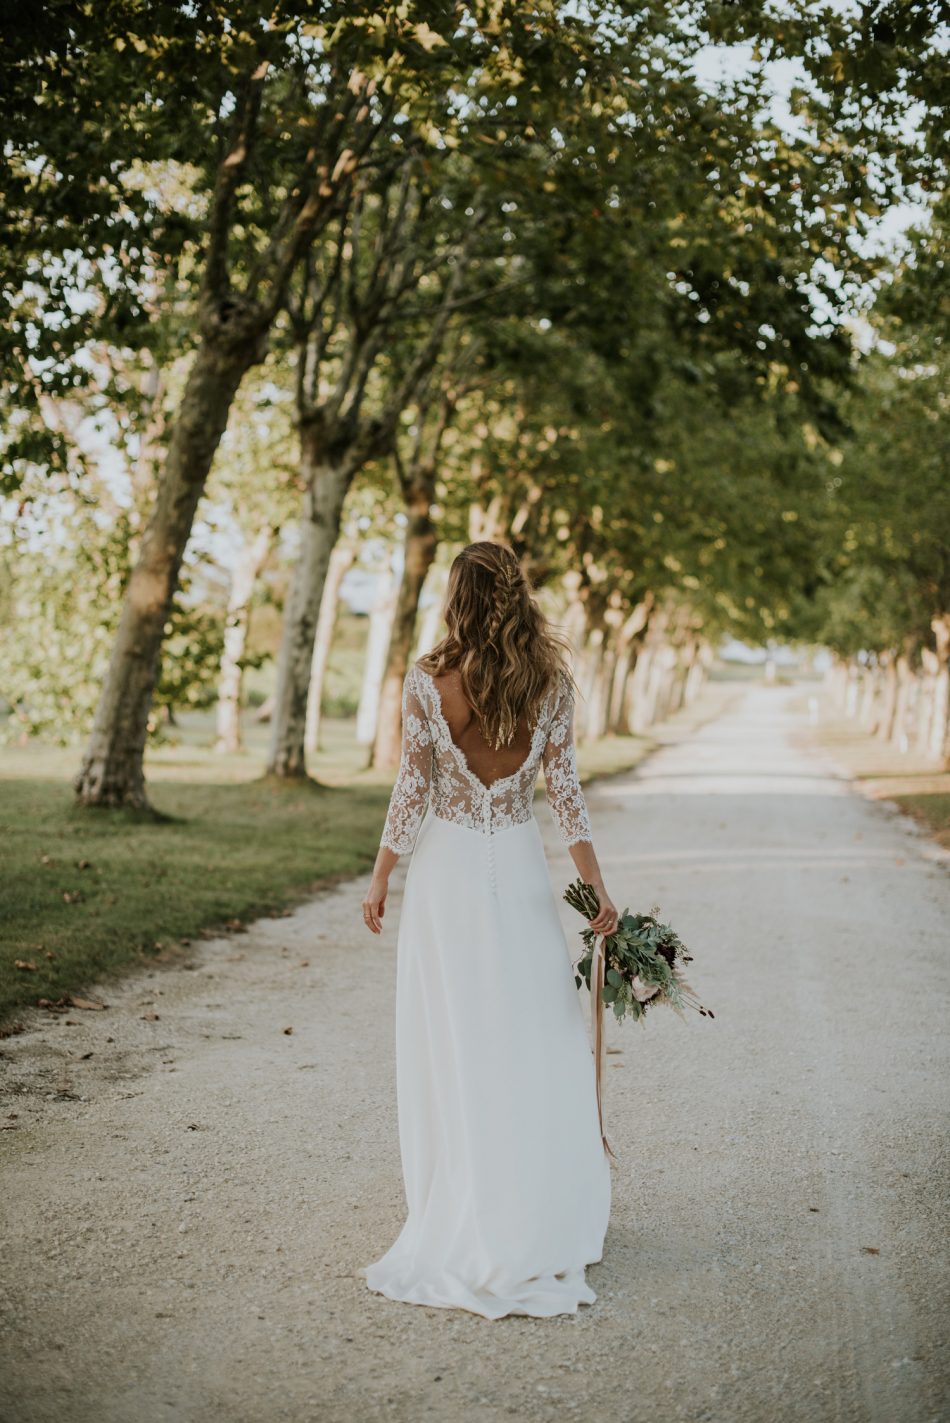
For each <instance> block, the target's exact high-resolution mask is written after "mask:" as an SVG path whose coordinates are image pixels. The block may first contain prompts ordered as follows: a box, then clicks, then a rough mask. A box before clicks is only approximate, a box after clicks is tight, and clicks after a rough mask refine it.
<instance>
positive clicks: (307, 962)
mask: <svg viewBox="0 0 950 1423" xmlns="http://www.w3.org/2000/svg"><path fill="white" fill-rule="evenodd" d="M297 967H298V968H309V967H310V960H309V959H301V960H300V963H299V964H298V965H297Z"/></svg>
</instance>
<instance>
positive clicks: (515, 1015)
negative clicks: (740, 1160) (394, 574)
mask: <svg viewBox="0 0 950 1423" xmlns="http://www.w3.org/2000/svg"><path fill="white" fill-rule="evenodd" d="M573 715H574V701H573V693H572V689H571V686H570V683H569V682H568V681H567V679H566V678H563V679H562V680H561V681H560V682H559V684H558V685H557V686H556V687H555V688H553V689H552V691H551V693H549V696H548V698H547V701H546V703H545V705H544V708H543V711H542V714H541V715H540V716H539V718H538V721H537V725H536V726H535V727H534V730H533V733H532V734H531V746H530V751H529V753H528V756H527V758H526V759H525V761H524V762H523V763H522V764H521V766H520V767H519V769H518V770H517V771H516V772H515V773H514V774H513V775H510V776H505V777H504V778H503V779H501V780H496V781H494V782H493V783H492V784H490V785H486V784H484V783H483V781H482V780H481V779H480V778H479V777H478V776H477V775H475V773H474V772H473V771H472V769H471V767H470V765H469V763H468V760H467V759H466V756H465V755H464V753H463V752H462V750H461V748H460V747H459V746H457V745H456V744H455V742H454V741H453V739H452V736H451V734H450V731H449V725H448V722H447V720H446V718H445V715H444V713H443V708H442V703H441V699H440V694H439V689H438V687H437V685H436V683H435V681H434V680H433V678H432V677H431V676H430V675H429V674H428V673H427V672H425V671H423V669H422V668H420V667H418V666H413V667H412V668H410V670H409V672H408V674H407V676H406V681H405V687H404V692H403V742H402V760H401V764H400V768H399V774H398V777H397V780H396V784H395V786H394V788H393V793H392V799H391V801H390V805H389V812H388V815H387V818H386V826H385V829H384V832H383V837H382V844H384V845H387V846H389V848H390V849H392V850H394V851H395V852H396V853H397V854H405V853H408V852H409V851H410V850H411V851H412V852H413V853H412V860H411V862H410V864H409V868H408V871H407V874H406V881H405V892H404V898H403V904H402V913H401V917H400V923H399V933H398V939H397V971H396V1092H397V1105H398V1118H399V1142H400V1153H401V1158H402V1169H403V1177H404V1182H405V1191H406V1202H407V1206H408V1217H407V1219H406V1222H405V1225H404V1226H403V1228H402V1231H401V1233H400V1234H399V1237H398V1239H397V1240H396V1241H395V1243H394V1244H393V1246H392V1247H391V1248H390V1249H389V1250H388V1251H387V1252H386V1254H385V1255H383V1257H382V1258H381V1259H379V1260H377V1261H376V1262H375V1263H374V1264H372V1265H369V1266H366V1267H364V1268H362V1269H361V1270H360V1271H359V1273H360V1274H361V1275H363V1276H365V1278H366V1282H367V1284H368V1285H369V1287H370V1289H372V1290H374V1291H376V1292H378V1293H379V1294H383V1295H386V1296H388V1297H389V1298H390V1299H394V1300H404V1301H407V1302H409V1303H412V1304H424V1305H436V1306H441V1307H443V1308H457V1309H465V1310H471V1311H473V1312H474V1313H476V1314H480V1315H484V1316H485V1317H486V1318H489V1319H498V1318H500V1317H501V1316H503V1315H507V1314H524V1315H538V1316H548V1315H554V1314H564V1313H574V1312H576V1310H577V1307H578V1305H579V1304H591V1303H593V1301H594V1300H595V1299H596V1295H595V1294H594V1291H593V1290H592V1289H591V1288H590V1286H589V1285H588V1284H587V1281H586V1279H585V1273H584V1271H585V1266H586V1265H588V1264H590V1263H593V1262H595V1261H598V1260H600V1259H601V1256H602V1251H603V1242H604V1235H605V1232H606V1229H607V1222H608V1216H609V1213H610V1194H611V1181H610V1167H609V1162H608V1160H607V1157H606V1154H605V1152H604V1147H603V1144H602V1141H601V1134H600V1126H599V1120H598V1110H597V1100H596V1089H595V1077H594V1060H593V1055H592V1053H591V1048H590V1044H589V1041H588V1036H587V1028H586V1024H585V1021H584V1013H583V1009H582V1006H581V1003H580V999H579V996H578V992H577V989H576V988H575V985H574V976H573V970H572V967H571V960H570V954H569V950H568V947H567V942H566V940H565V936H564V931H563V929H562V927H561V923H560V919H559V917H558V907H557V901H556V899H555V897H554V890H553V887H552V883H551V878H550V874H549V871H548V867H547V862H546V860H545V857H544V850H543V846H542V841H541V834H540V830H539V828H538V823H537V821H536V820H535V817H534V804H533V803H534V790H535V785H536V782H537V777H538V770H539V768H540V767H541V766H543V769H544V776H545V783H546V787H547V794H548V800H549V803H550V805H551V809H552V811H553V814H554V817H555V820H556V822H557V825H558V827H559V830H560V832H561V835H562V837H563V839H564V841H565V842H566V843H567V844H574V843H576V842H578V841H580V840H590V838H591V835H590V823H589V820H588V815H587V807H586V805H585V802H584V796H583V793H582V791H581V787H580V784H579V781H578V778H577V765H576V760H575V754H574V734H573Z"/></svg>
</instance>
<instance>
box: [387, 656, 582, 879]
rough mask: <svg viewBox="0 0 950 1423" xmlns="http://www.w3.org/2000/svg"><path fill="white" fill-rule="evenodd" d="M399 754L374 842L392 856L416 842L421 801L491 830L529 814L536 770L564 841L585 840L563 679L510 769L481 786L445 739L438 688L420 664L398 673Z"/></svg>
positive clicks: (456, 820)
mask: <svg viewBox="0 0 950 1423" xmlns="http://www.w3.org/2000/svg"><path fill="white" fill-rule="evenodd" d="M402 727H403V730H402V756H401V759H400V763H399V772H398V774H397V776H396V782H395V785H394V786H393V791H392V796H391V798H390V802H389V810H388V812H387V815H386V824H385V827H384V829H383V835H382V840H381V842H380V843H381V844H382V845H384V846H386V847H387V848H388V849H390V850H392V851H393V852H394V853H395V854H397V855H404V854H407V853H408V852H409V851H410V850H411V849H412V847H413V845H414V844H415V842H416V836H417V834H418V832H419V826H420V825H421V823H422V817H423V815H424V814H425V811H426V807H427V805H431V808H432V810H433V812H434V814H435V815H437V816H438V817H439V818H440V819H441V820H449V821H451V822H452V823H453V824H455V825H463V826H465V827H466V828H467V829H469V830H477V831H479V832H480V833H481V834H484V835H491V834H494V833H495V832H496V831H498V830H505V829H508V828H509V827H510V826H513V825H522V824H524V822H525V821H527V820H530V819H531V818H532V816H533V815H534V788H535V784H536V782H537V779H538V770H539V768H540V767H541V766H543V769H544V780H545V786H546V789H547V795H548V802H549V804H550V806H551V812H552V814H553V816H554V820H555V823H556V824H557V827H558V830H559V831H560V834H561V838H562V839H563V840H564V841H565V843H566V844H568V845H574V844H577V842H578V841H581V840H587V841H589V840H590V839H591V829H590V820H589V817H588V814H587V805H586V803H585V800H584V794H583V791H582V790H581V786H580V782H579V780H578V776H577V758H576V755H575V750H574V695H573V689H572V687H571V684H570V683H569V682H568V681H567V679H566V678H564V679H562V681H561V682H560V684H559V685H558V686H557V687H555V688H553V689H552V691H551V692H550V693H549V695H548V698H547V701H546V702H545V703H544V704H543V706H542V708H541V712H540V715H539V716H538V721H537V725H536V726H535V728H534V732H533V734H532V738H531V747H530V750H529V752H528V755H527V756H526V758H525V760H524V761H523V762H522V764H521V766H519V768H518V769H517V771H515V772H514V773H513V774H512V775H510V776H504V777H503V778H502V779H500V780H497V781H493V782H492V784H491V785H490V786H486V785H485V784H484V783H483V782H482V781H481V780H480V779H479V778H478V776H476V775H475V773H474V772H473V771H472V770H471V768H470V767H469V765H468V762H467V761H466V759H465V753H464V752H463V751H462V749H461V748H460V747H459V746H457V745H456V744H455V742H454V741H453V740H452V734H451V732H450V730H449V725H448V722H447V721H446V719H445V716H444V714H443V712H442V703H441V699H440V697H439V689H438V687H437V686H436V683H435V681H434V680H433V678H432V677H431V676H430V675H429V673H428V672H425V671H424V670H423V669H422V668H421V667H418V666H412V667H410V669H409V671H408V672H407V673H406V680H405V683H404V685H403V698H402Z"/></svg>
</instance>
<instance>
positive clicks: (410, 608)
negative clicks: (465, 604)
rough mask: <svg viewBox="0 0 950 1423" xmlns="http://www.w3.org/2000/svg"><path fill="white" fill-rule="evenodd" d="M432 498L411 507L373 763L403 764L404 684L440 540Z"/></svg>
mask: <svg viewBox="0 0 950 1423" xmlns="http://www.w3.org/2000/svg"><path fill="white" fill-rule="evenodd" d="M429 507H430V506H429V501H428V500H427V499H420V500H419V501H418V502H417V503H416V504H414V505H410V507H409V509H408V517H409V523H408V526H407V528H406V541H405V562H404V564H403V571H402V580H401V582H400V584H399V593H398V595H397V598H396V609H395V612H394V613H393V622H392V629H391V631H390V635H389V650H388V652H387V654H386V670H385V672H384V674H383V686H382V691H381V693H380V698H379V712H378V716H377V723H376V741H375V743H374V746H373V756H372V765H374V766H381V767H385V768H387V769H388V768H390V767H393V766H398V765H399V755H400V746H401V739H402V684H403V681H404V680H405V676H406V673H407V671H408V670H409V655H410V652H411V650H412V639H413V634H414V633H415V630H416V617H417V615H418V611H419V598H420V597H421V595H422V585H423V584H424V583H425V580H426V574H427V573H428V572H429V569H430V568H431V566H432V563H433V560H434V559H435V551H436V548H437V547H438V540H437V536H436V532H435V528H434V527H433V524H432V519H431V516H430V513H429Z"/></svg>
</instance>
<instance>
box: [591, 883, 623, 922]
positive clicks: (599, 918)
mask: <svg viewBox="0 0 950 1423" xmlns="http://www.w3.org/2000/svg"><path fill="white" fill-rule="evenodd" d="M594 889H595V890H596V892H597V902H598V904H599V905H600V909H599V910H598V912H597V914H596V915H595V916H594V918H593V919H592V920H591V921H590V928H591V929H593V931H594V933H595V934H613V933H614V931H615V930H616V928H617V925H618V923H619V922H620V915H619V914H618V913H617V906H616V905H615V904H614V902H613V900H612V899H611V897H610V895H609V894H608V893H607V891H606V890H605V889H604V886H603V885H602V884H597V885H595V886H594Z"/></svg>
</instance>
